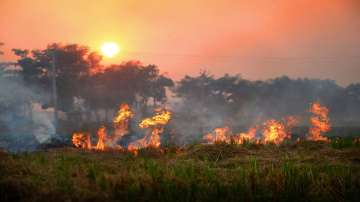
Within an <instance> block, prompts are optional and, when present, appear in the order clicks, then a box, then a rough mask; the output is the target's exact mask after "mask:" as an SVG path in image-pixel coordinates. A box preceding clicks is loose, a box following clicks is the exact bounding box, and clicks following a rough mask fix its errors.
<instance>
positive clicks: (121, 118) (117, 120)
mask: <svg viewBox="0 0 360 202" xmlns="http://www.w3.org/2000/svg"><path fill="white" fill-rule="evenodd" d="M133 116H134V112H133V111H132V110H131V109H130V107H129V105H127V104H121V105H120V108H119V111H118V112H117V115H116V116H115V117H114V119H113V125H114V128H115V131H114V135H113V136H112V137H111V138H110V139H108V143H109V144H110V145H109V146H111V147H120V146H119V145H118V144H117V143H118V141H119V140H120V139H121V138H122V137H123V136H124V135H125V134H127V133H128V130H129V123H130V120H131V118H132V117H133ZM120 148H121V147H120Z"/></svg>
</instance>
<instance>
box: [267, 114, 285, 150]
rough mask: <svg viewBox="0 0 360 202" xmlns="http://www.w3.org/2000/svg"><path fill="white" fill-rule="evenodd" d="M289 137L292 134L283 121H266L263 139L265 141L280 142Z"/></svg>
mask: <svg viewBox="0 0 360 202" xmlns="http://www.w3.org/2000/svg"><path fill="white" fill-rule="evenodd" d="M288 138H290V134H289V133H288V132H287V129H286V127H285V125H284V124H283V123H281V122H279V121H277V120H274V119H270V120H268V121H266V122H265V123H264V129H263V140H264V142H265V143H275V144H280V143H282V142H283V141H284V140H285V139H288Z"/></svg>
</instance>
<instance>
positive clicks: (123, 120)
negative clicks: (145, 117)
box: [113, 104, 134, 130]
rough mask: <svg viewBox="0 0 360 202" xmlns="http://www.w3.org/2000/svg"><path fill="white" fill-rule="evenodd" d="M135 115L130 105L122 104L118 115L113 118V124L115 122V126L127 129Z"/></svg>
mask: <svg viewBox="0 0 360 202" xmlns="http://www.w3.org/2000/svg"><path fill="white" fill-rule="evenodd" d="M133 116H134V113H133V111H132V110H131V109H130V107H129V105H127V104H121V105H120V109H119V111H118V112H117V115H116V116H115V118H114V119H113V124H114V126H115V128H124V129H126V130H127V129H128V124H129V121H130V119H131V118H132V117H133Z"/></svg>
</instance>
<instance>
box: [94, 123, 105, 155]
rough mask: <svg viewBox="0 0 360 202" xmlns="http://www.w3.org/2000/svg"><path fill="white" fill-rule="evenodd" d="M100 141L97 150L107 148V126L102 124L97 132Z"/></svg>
mask: <svg viewBox="0 0 360 202" xmlns="http://www.w3.org/2000/svg"><path fill="white" fill-rule="evenodd" d="M97 135H98V142H97V144H96V150H101V151H104V150H105V140H106V128H105V127H104V126H101V127H100V128H99V130H98V132H97Z"/></svg>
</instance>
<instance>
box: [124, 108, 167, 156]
mask: <svg viewBox="0 0 360 202" xmlns="http://www.w3.org/2000/svg"><path fill="white" fill-rule="evenodd" d="M157 111H158V112H157V113H156V114H155V115H154V116H153V117H151V118H146V119H144V120H143V121H141V123H140V124H139V127H140V128H151V129H152V131H151V133H147V134H146V135H145V137H143V138H142V139H139V140H136V141H135V142H132V143H130V144H129V146H128V150H129V151H133V152H135V151H137V150H138V149H140V148H145V147H154V148H158V147H160V144H161V138H160V135H161V133H163V131H164V127H165V125H166V124H167V123H168V122H169V121H170V119H171V112H170V111H167V110H166V109H158V110H157Z"/></svg>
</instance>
